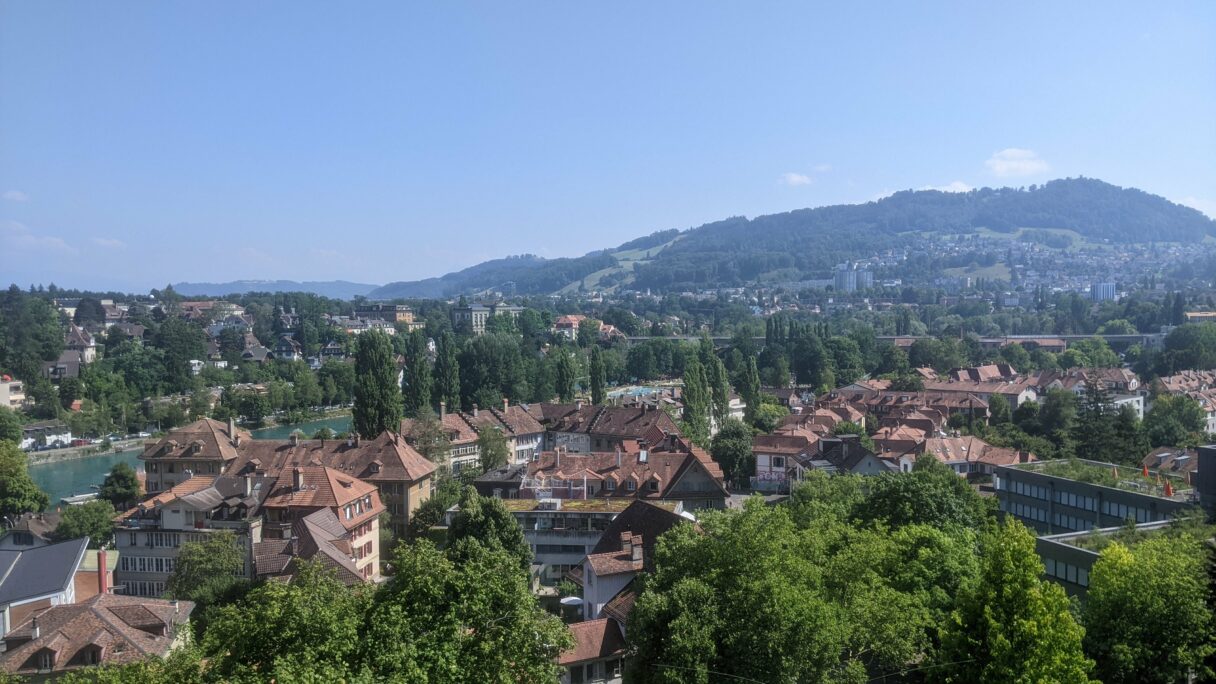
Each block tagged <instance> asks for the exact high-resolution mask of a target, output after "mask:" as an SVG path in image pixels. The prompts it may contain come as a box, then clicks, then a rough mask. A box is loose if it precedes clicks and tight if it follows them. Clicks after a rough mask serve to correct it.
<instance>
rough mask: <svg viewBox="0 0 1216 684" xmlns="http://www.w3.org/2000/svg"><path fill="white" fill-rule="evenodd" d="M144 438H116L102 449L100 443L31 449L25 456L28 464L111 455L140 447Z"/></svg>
mask: <svg viewBox="0 0 1216 684" xmlns="http://www.w3.org/2000/svg"><path fill="white" fill-rule="evenodd" d="M144 439H145V438H144V437H135V438H132V439H120V440H116V441H114V442H111V443H110V448H109V449H103V448H102V446H101V445H100V444H88V445H85V446H78V447H65V448H63V449H51V450H49V451H31V452H28V453H27V454H26V458H27V460H28V462H29V464H30V465H40V464H43V463H58V462H60V461H78V460H80V459H85V458H98V457H102V456H112V455H114V454H116V453H119V452H122V451H131V450H132V449H138V448H141V447H142V446H143V443H144Z"/></svg>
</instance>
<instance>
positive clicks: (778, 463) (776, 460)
mask: <svg viewBox="0 0 1216 684" xmlns="http://www.w3.org/2000/svg"><path fill="white" fill-rule="evenodd" d="M773 467H774V468H784V467H785V457H784V456H774V457H773Z"/></svg>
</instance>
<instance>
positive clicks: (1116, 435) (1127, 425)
mask: <svg viewBox="0 0 1216 684" xmlns="http://www.w3.org/2000/svg"><path fill="white" fill-rule="evenodd" d="M1141 423H1142V421H1141V420H1140V417H1139V416H1137V415H1136V409H1135V408H1133V407H1132V406H1131V405H1130V404H1124V405H1122V406H1120V407H1119V410H1118V411H1116V412H1115V418H1114V425H1113V427H1112V432H1113V436H1112V442H1113V443H1114V444H1116V445H1118V449H1117V451H1116V452H1115V454H1116V458H1117V460H1118V461H1119V462H1125V463H1131V462H1135V463H1139V462H1140V459H1141V458H1142V457H1143V456H1144V455H1145V454H1147V453H1148V452H1149V444H1148V435H1146V434H1145V432H1144V428H1143V426H1142V424H1141Z"/></svg>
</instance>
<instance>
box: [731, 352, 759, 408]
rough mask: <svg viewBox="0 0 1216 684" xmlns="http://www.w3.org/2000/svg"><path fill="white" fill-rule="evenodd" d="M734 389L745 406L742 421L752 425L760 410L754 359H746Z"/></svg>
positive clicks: (752, 357)
mask: <svg viewBox="0 0 1216 684" xmlns="http://www.w3.org/2000/svg"><path fill="white" fill-rule="evenodd" d="M736 389H737V390H738V392H739V397H740V398H741V399H743V403H744V404H746V405H747V406H746V408H745V409H744V411H745V413H746V415H745V416H744V420H746V421H747V422H748V423H751V424H753V425H754V424H755V422H756V411H757V410H758V409H759V408H760V371H759V369H757V368H756V357H754V356H749V357H747V362H746V365H745V366H744V367H743V374H742V376H741V377H740V379H739V386H738V387H736Z"/></svg>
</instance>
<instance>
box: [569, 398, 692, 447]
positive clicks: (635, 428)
mask: <svg viewBox="0 0 1216 684" xmlns="http://www.w3.org/2000/svg"><path fill="white" fill-rule="evenodd" d="M655 428H658V429H659V430H661V431H663V432H674V433H676V434H680V428H679V426H677V425H676V423H675V421H674V420H672V419H671V416H669V415H667V412H666V411H659V410H656V409H651V408H649V407H646V406H640V407H628V406H596V405H585V406H583V407H582V408H578V407H576V408H575V410H574V411H572V412H569V413H567V414H566V415H564V416H562V417H560V418H558V419H557V420H556V421H555V422H554V423H553V424H552V425H550V426H549V430H550V431H551V432H570V433H580V434H588V435H601V436H607V437H615V438H624V439H630V438H632V439H642V438H645V437H646V436H647V435H648V434H652V432H653V431H654V429H655Z"/></svg>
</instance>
